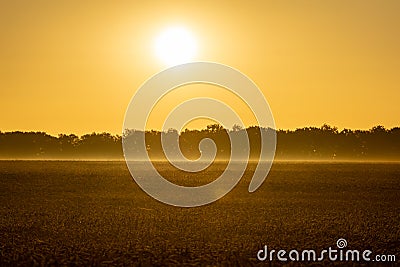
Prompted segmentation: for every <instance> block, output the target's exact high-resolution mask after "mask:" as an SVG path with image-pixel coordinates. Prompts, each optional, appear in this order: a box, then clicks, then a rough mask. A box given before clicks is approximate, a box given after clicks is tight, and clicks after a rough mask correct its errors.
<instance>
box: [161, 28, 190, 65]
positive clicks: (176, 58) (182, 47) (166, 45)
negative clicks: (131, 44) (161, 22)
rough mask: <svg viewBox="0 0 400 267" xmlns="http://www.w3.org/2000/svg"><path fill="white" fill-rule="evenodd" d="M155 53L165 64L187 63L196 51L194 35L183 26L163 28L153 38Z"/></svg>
mask: <svg viewBox="0 0 400 267" xmlns="http://www.w3.org/2000/svg"><path fill="white" fill-rule="evenodd" d="M154 48H155V54H156V56H157V58H158V59H160V60H161V61H162V62H163V63H164V64H166V65H167V66H175V65H179V64H183V63H188V62H190V61H192V60H193V58H194V56H195V54H196V52H197V44H196V40H195V38H194V36H193V35H192V34H191V32H189V31H188V30H187V29H185V28H183V27H171V28H168V29H166V30H164V31H163V32H162V33H161V34H160V35H159V36H158V37H157V38H156V40H155V45H154Z"/></svg>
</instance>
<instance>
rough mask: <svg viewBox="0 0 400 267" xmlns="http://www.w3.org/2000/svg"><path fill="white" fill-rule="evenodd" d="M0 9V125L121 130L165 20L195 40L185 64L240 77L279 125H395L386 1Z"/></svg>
mask: <svg viewBox="0 0 400 267" xmlns="http://www.w3.org/2000/svg"><path fill="white" fill-rule="evenodd" d="M0 13H1V15H0V34H1V42H0V62H1V65H0V122H1V124H0V130H1V131H13V130H23V131H30V130H32V131H46V132H48V133H51V134H58V133H76V134H83V133H88V132H93V131H96V132H102V131H107V132H111V133H120V132H121V128H122V124H123V119H124V113H125V110H126V107H127V105H128V104H129V101H130V99H131V97H132V96H133V94H134V93H135V91H136V90H137V88H138V87H139V86H140V85H141V84H142V83H143V82H144V81H145V80H147V79H148V78H149V77H150V76H152V75H154V74H156V73H157V72H159V71H161V70H163V69H164V68H165V67H166V66H165V65H163V63H162V62H161V61H160V60H159V59H158V58H157V57H156V56H155V53H154V49H153V47H154V40H155V38H157V36H158V35H159V34H160V33H161V32H162V31H163V30H164V29H165V28H168V27H170V26H174V25H180V26H183V27H185V28H186V29H188V30H190V32H191V33H192V34H193V35H194V36H195V38H196V40H197V46H198V52H197V55H196V57H195V60H200V61H213V62H219V63H222V64H226V65H229V66H232V67H234V68H236V69H238V70H240V71H241V72H243V73H244V74H246V75H247V76H249V77H250V78H251V79H252V80H253V81H254V82H255V83H256V84H257V85H258V86H259V88H260V89H261V90H262V91H263V93H264V95H265V97H266V99H267V100H268V102H269V104H270V107H271V109H272V112H273V114H274V117H275V123H276V126H277V127H278V128H280V129H293V128H297V127H304V126H321V125H322V124H323V123H328V124H331V125H335V126H338V127H339V128H359V129H368V128H370V127H372V126H374V125H378V124H381V125H384V126H385V127H388V128H390V127H394V126H399V125H400V121H399V118H400V117H399V114H400V104H399V99H400V75H399V73H400V49H399V48H400V16H399V14H400V1H397V0H394V1H389V0H387V1H336V0H335V1H329V0H327V1H310V0H307V1H259V2H256V1H251V4H249V3H246V1H240V2H239V1H209V2H207V1H192V2H191V1H182V2H174V1H161V2H154V1H99V0H96V1H78V0H76V1H63V0H59V1H52V0H50V1H41V0H39V1H28V0H27V1H22V0H17V1H11V0H10V1H9V0H4V1H0ZM187 89H188V90H189V91H187V92H186V94H187V96H188V97H191V91H190V90H192V91H193V93H194V94H196V95H197V94H199V91H201V94H204V93H207V92H208V91H207V90H209V91H210V88H207V89H204V90H202V89H201V88H197V89H196V87H193V86H192V87H191V86H188V88H187ZM211 91H212V90H211ZM216 94H217V95H219V97H220V98H221V99H222V100H224V98H225V99H226V101H227V102H230V103H234V102H235V101H236V100H234V99H233V98H232V97H231V96H228V95H226V96H225V95H224V93H223V92H219V93H216ZM182 95H185V94H180V96H182ZM170 99H171V100H170V101H168V99H165V100H164V102H165V103H167V104H166V105H165V107H164V109H165V110H166V108H167V106H169V107H170V108H171V107H173V105H174V104H173V103H175V102H174V101H175V100H173V99H174V97H172V98H171V97H170ZM160 110H161V111H159V114H164V113H168V112H166V111H163V107H161V108H160ZM165 115H167V114H165ZM242 115H243V116H244V117H245V118H244V120H245V121H246V120H247V121H248V123H249V124H251V123H252V122H251V118H250V117H249V116H250V115H248V113H246V112H244V114H242ZM158 117H162V116H155V119H154V122H152V123H150V124H149V127H153V128H157V127H158V125H159V124H160V121H157V118H158Z"/></svg>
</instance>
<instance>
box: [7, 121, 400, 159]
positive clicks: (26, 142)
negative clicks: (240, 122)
mask: <svg viewBox="0 0 400 267" xmlns="http://www.w3.org/2000/svg"><path fill="white" fill-rule="evenodd" d="M243 131H246V132H247V134H248V137H249V143H250V157H251V158H252V159H256V158H257V157H258V155H259V152H260V144H261V142H260V132H261V131H269V132H271V131H275V130H273V129H270V128H260V127H254V126H253V127H249V128H246V129H242V128H240V127H239V126H237V125H236V126H234V127H233V128H232V129H230V130H226V129H224V128H222V126H220V125H218V124H213V125H209V126H207V128H206V129H203V130H188V129H186V130H184V131H183V132H181V133H178V132H177V131H176V130H174V129H170V130H168V131H166V132H160V131H146V132H142V131H136V130H126V131H125V132H124V133H123V135H124V138H125V141H127V142H139V141H143V140H142V139H143V136H144V138H145V142H146V148H147V151H148V153H149V155H150V157H152V158H154V159H165V155H164V153H163V150H162V145H161V136H162V135H164V138H166V139H167V140H168V138H178V137H179V147H175V148H174V149H175V150H176V149H181V151H182V153H183V154H184V155H185V156H186V157H188V158H192V159H195V158H197V157H199V156H200V151H199V143H200V141H201V140H202V139H204V138H211V139H213V140H214V142H215V144H216V147H217V158H220V159H225V158H229V155H230V152H231V151H230V140H229V138H230V137H232V136H235V135H236V134H240V133H242V132H243ZM143 133H144V134H143ZM276 136H277V147H276V159H282V160H286V159H287V160H292V159H293V160H302V159H304V160H400V128H399V127H395V128H392V129H386V128H384V127H383V126H375V127H373V128H371V129H370V130H350V129H343V130H341V131H339V130H338V128H336V127H332V126H329V125H326V124H324V125H323V126H322V127H319V128H318V127H304V128H299V129H296V130H277V131H276ZM0 158H2V159H123V152H122V136H119V135H112V134H110V133H91V134H85V135H82V136H80V137H79V136H77V135H75V134H69V135H67V134H59V135H58V136H52V135H49V134H47V133H45V132H20V131H15V132H0Z"/></svg>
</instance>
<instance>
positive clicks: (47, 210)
mask: <svg viewBox="0 0 400 267" xmlns="http://www.w3.org/2000/svg"><path fill="white" fill-rule="evenodd" d="M158 167H159V168H160V170H161V172H164V173H168V175H169V177H170V179H171V180H174V181H175V182H177V183H181V184H185V183H189V184H190V183H191V181H193V183H199V184H202V183H204V182H205V181H206V180H207V178H209V177H213V175H214V176H215V175H217V174H219V173H221V170H222V168H223V166H222V165H221V166H219V165H218V166H215V167H213V168H211V169H210V170H209V172H208V173H207V174H202V177H201V176H197V177H186V176H185V175H184V174H182V173H181V172H178V171H175V172H174V171H172V170H170V169H168V166H166V165H165V166H164V165H163V164H159V165H158ZM252 170H254V165H251V166H250V167H249V168H248V171H247V172H246V174H245V177H244V178H243V179H242V180H241V182H240V183H239V185H238V186H237V187H236V188H235V189H234V190H233V191H232V192H230V193H229V194H228V195H227V196H225V197H224V198H222V199H220V200H219V201H217V202H215V203H213V204H211V205H206V206H203V207H199V208H189V209H188V208H176V207H171V206H167V205H165V204H162V203H159V202H157V201H155V200H153V199H152V198H150V197H149V196H147V195H146V194H145V193H144V192H143V191H141V189H140V188H139V187H138V186H137V185H136V184H135V183H134V182H133V181H132V178H131V176H130V174H129V172H128V170H127V167H126V165H125V163H124V162H66V161H64V162H63V161H59V162H51V161H47V162H46V161H0V188H1V190H0V201H1V203H2V205H1V207H0V250H1V251H0V265H32V264H38V265H59V264H60V265H73V264H78V265H118V264H119V265H144V266H148V265H162V266H165V265H173V264H182V263H185V264H191V265H201V266H204V265H257V264H265V262H263V263H261V262H260V261H258V260H257V256H256V254H257V251H258V250H259V249H261V248H262V247H263V246H264V245H268V248H271V249H277V250H278V249H286V250H287V251H289V250H291V249H298V250H302V249H315V250H316V251H320V250H322V249H324V248H327V247H330V246H331V247H336V241H337V240H338V239H339V238H345V239H346V240H347V242H348V248H349V249H358V250H365V249H370V250H372V251H373V253H374V255H375V254H385V255H389V254H391V255H396V257H397V262H399V258H400V241H399V240H400V225H399V222H400V204H399V203H400V164H384V163H379V164H378V163H284V162H281V163H275V164H274V165H273V167H272V170H271V172H270V174H269V176H268V178H267V180H266V181H265V183H264V184H263V185H262V187H261V188H260V189H259V190H257V191H256V192H255V193H251V194H250V193H248V192H247V187H248V184H249V179H250V177H251V174H252ZM203 178H204V179H203ZM190 179H192V180H190ZM188 181H189V182H188ZM267 263H268V264H271V262H267ZM275 263H278V262H277V260H275V261H274V262H272V264H275ZM347 264H348V263H347Z"/></svg>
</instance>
